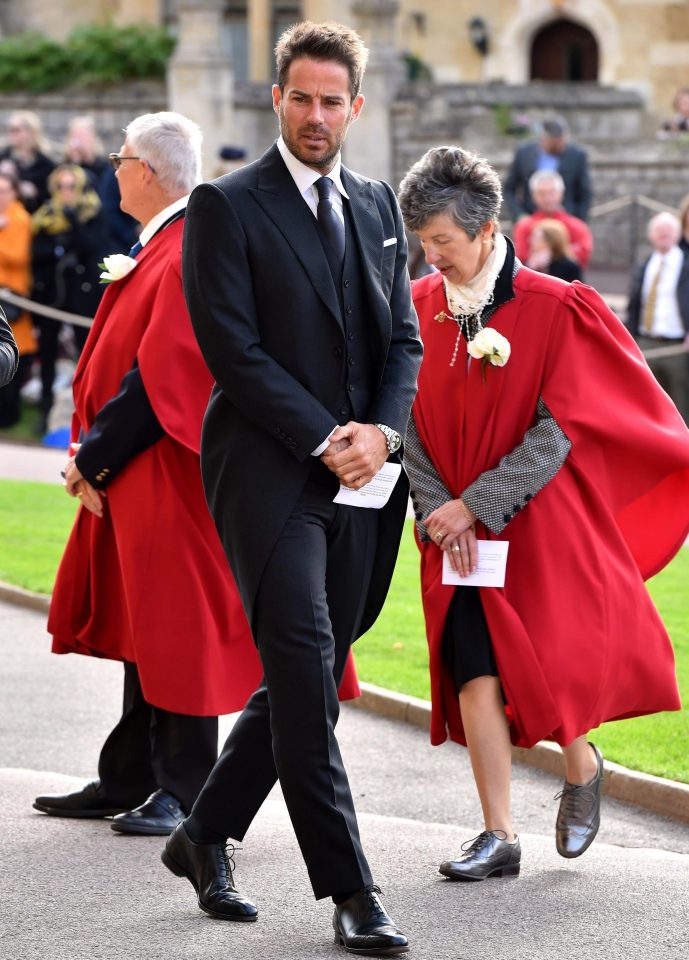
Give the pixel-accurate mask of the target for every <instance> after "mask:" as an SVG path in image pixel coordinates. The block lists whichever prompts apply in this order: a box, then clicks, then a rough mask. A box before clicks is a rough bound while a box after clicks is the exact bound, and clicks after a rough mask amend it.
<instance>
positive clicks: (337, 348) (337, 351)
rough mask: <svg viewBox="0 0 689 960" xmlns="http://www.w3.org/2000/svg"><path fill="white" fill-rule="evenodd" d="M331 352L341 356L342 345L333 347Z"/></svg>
mask: <svg viewBox="0 0 689 960" xmlns="http://www.w3.org/2000/svg"><path fill="white" fill-rule="evenodd" d="M333 353H334V354H335V356H336V357H341V356H342V347H335V349H334V350H333Z"/></svg>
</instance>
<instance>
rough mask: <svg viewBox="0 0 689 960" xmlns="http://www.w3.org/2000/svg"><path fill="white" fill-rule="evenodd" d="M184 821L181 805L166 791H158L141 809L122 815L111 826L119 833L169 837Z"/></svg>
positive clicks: (137, 808)
mask: <svg viewBox="0 0 689 960" xmlns="http://www.w3.org/2000/svg"><path fill="white" fill-rule="evenodd" d="M182 820H184V811H183V810H182V808H181V807H180V805H179V803H178V802H177V800H175V798H174V797H173V796H172V794H171V793H167V792H166V791H165V790H156V791H155V792H154V793H152V794H151V796H150V797H149V798H148V800H146V802H145V803H142V804H141V806H140V807H136V808H135V809H134V810H129V811H128V812H127V813H121V814H119V816H117V817H115V819H114V820H113V821H112V823H111V824H110V828H111V829H112V830H116V831H117V832H118V833H143V834H148V835H149V836H159V837H167V836H169V835H170V834H171V833H172V831H173V830H174V829H175V827H176V826H177V824H178V823H181V822H182Z"/></svg>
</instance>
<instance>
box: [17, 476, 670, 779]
mask: <svg viewBox="0 0 689 960" xmlns="http://www.w3.org/2000/svg"><path fill="white" fill-rule="evenodd" d="M75 510H76V504H75V501H74V500H73V499H71V498H70V497H67V496H65V493H64V491H63V490H62V488H61V487H59V486H57V485H55V486H54V485H51V484H45V483H26V482H22V481H12V480H0V579H1V580H6V581H8V582H10V583H15V584H18V585H19V586H22V587H26V588H27V589H29V590H36V591H39V592H41V593H49V592H50V590H51V589H52V584H53V580H54V577H55V570H56V568H57V564H58V562H59V560H60V557H61V555H62V550H63V548H64V545H65V541H66V540H67V536H68V534H69V530H70V526H71V523H72V520H73V517H74V513H75ZM688 585H689V549H683V550H682V551H681V552H680V554H679V555H678V556H677V557H676V558H675V560H674V561H673V562H672V563H671V564H670V566H669V567H667V568H666V569H665V570H664V571H663V572H662V573H661V574H659V576H657V577H655V578H654V579H653V580H652V581H651V583H650V590H651V593H652V595H653V598H654V600H655V603H656V605H657V606H658V609H659V610H660V612H661V614H662V616H663V619H664V621H665V624H666V626H667V628H668V631H669V633H670V636H671V637H672V639H673V642H674V646H675V653H676V656H677V672H678V675H679V685H680V691H681V693H682V698H683V701H684V703H685V704H687V707H686V708H685V709H684V710H683V711H681V712H678V713H665V714H658V715H656V716H652V717H640V718H637V719H634V720H623V721H620V722H618V723H609V724H605V725H604V726H603V727H602V728H601V729H600V730H598V731H596V733H595V736H594V739H595V742H596V743H598V744H599V745H600V746H601V748H602V750H603V751H604V753H605V756H606V757H607V758H608V759H609V760H615V761H616V762H617V763H621V764H624V766H626V767H631V768H632V769H635V770H643V771H644V772H646V773H653V774H656V775H657V776H661V777H669V778H671V779H675V780H682V781H684V782H687V783H689V604H688V603H687V593H688V591H687V586H688ZM356 661H357V667H358V670H359V675H360V677H361V678H362V679H363V680H367V681H369V682H370V683H375V684H377V685H378V686H381V687H387V688H388V689H390V690H397V691H399V692H400V693H406V694H410V695H412V696H415V697H421V698H422V699H428V698H429V695H430V694H429V682H428V665H427V664H428V660H427V652H426V639H425V634H424V625H423V614H422V612H421V602H420V597H419V557H418V551H417V549H416V545H415V544H414V540H413V536H412V522H411V521H407V527H406V530H405V533H404V539H403V541H402V548H401V550H400V556H399V560H398V563H397V568H396V570H395V576H394V579H393V583H392V587H391V590H390V594H389V597H388V600H387V603H386V605H385V608H384V609H383V612H382V614H381V616H380V618H379V619H378V622H377V623H376V625H375V627H374V628H373V630H371V631H370V632H369V633H368V634H367V635H366V636H365V637H363V638H362V639H361V641H360V642H359V643H357V645H356Z"/></svg>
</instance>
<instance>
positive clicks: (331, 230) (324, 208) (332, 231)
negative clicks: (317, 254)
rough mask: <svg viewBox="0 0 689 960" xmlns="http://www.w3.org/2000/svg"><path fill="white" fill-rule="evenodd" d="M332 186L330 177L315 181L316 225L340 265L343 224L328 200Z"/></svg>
mask: <svg viewBox="0 0 689 960" xmlns="http://www.w3.org/2000/svg"><path fill="white" fill-rule="evenodd" d="M332 185H333V182H332V180H331V179H330V177H321V178H320V180H316V190H317V191H318V210H317V214H318V225H319V226H320V228H321V230H322V231H323V233H324V235H325V238H326V240H327V241H328V243H329V244H330V246H331V247H332V249H333V251H334V252H335V254H336V255H337V258H338V260H339V263H340V264H342V261H343V260H344V251H345V233H344V224H343V223H342V221H341V220H340V218H339V217H338V215H337V214H336V213H335V211H334V209H333V203H332V200H331V199H330V190H331V188H332Z"/></svg>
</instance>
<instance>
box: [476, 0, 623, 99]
mask: <svg viewBox="0 0 689 960" xmlns="http://www.w3.org/2000/svg"><path fill="white" fill-rule="evenodd" d="M562 19H566V20H568V21H570V22H572V23H573V24H576V25H579V26H581V27H583V28H585V29H586V30H587V31H588V32H589V33H591V34H592V36H593V37H594V39H595V41H596V43H597V46H598V54H599V56H598V81H599V83H602V84H611V85H614V84H615V82H616V80H617V74H618V69H619V65H620V57H621V48H620V36H619V26H618V22H617V18H616V16H615V15H614V14H613V13H612V11H611V10H610V6H609V4H607V3H605V2H604V0H576V2H575V0H562V2H560V3H558V4H557V7H555V6H554V4H553V3H552V0H519V3H518V4H517V5H516V11H515V13H514V15H513V16H512V17H509V18H508V19H506V21H505V23H504V25H503V29H502V31H501V33H500V38H499V42H498V43H497V44H496V47H495V48H494V52H493V53H492V54H490V55H489V57H488V60H489V63H488V65H487V66H488V71H489V76H490V77H491V78H495V79H503V80H505V81H507V83H517V84H524V83H528V82H529V80H530V79H531V76H530V74H531V48H532V45H533V41H534V38H535V37H536V36H537V34H538V33H539V31H541V30H542V29H544V28H545V27H547V26H548V25H550V24H553V23H555V22H557V21H558V20H562Z"/></svg>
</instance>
